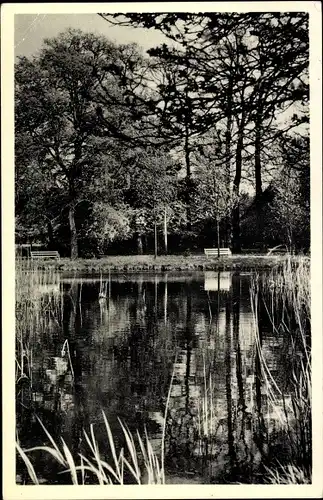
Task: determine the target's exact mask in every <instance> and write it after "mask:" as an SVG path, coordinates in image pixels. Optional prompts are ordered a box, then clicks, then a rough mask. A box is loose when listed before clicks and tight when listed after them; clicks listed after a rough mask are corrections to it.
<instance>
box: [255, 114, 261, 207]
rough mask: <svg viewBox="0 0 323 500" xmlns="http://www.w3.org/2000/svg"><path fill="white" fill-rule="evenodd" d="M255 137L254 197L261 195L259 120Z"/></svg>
mask: <svg viewBox="0 0 323 500" xmlns="http://www.w3.org/2000/svg"><path fill="white" fill-rule="evenodd" d="M255 125H256V131H255V132H256V137H255V183H256V196H257V197H258V196H259V195H261V194H262V180H261V119H259V120H257V121H256V124H255Z"/></svg>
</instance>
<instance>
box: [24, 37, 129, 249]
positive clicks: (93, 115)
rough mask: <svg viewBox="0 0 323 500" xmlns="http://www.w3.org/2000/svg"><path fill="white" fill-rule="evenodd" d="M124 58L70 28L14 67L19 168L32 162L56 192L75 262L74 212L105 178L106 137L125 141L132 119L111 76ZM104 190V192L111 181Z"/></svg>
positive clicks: (116, 79) (102, 42)
mask: <svg viewBox="0 0 323 500" xmlns="http://www.w3.org/2000/svg"><path fill="white" fill-rule="evenodd" d="M128 56H129V57H130V58H131V57H132V52H131V53H130V55H129V54H128V53H127V52H126V50H125V48H124V47H121V48H120V49H119V48H118V47H116V46H115V45H113V44H112V43H111V42H109V41H107V40H106V39H104V38H103V37H98V36H96V35H93V34H84V33H82V32H80V31H75V30H68V31H67V32H65V33H62V34H61V35H59V36H58V37H57V38H53V39H50V40H45V47H44V48H43V49H42V50H41V51H40V54H39V55H38V56H35V57H32V58H31V59H27V58H21V59H20V60H19V62H18V63H17V64H16V68H15V81H16V110H15V111H16V155H17V156H16V158H17V163H18V162H19V161H20V159H21V158H22V157H23V156H24V155H25V154H26V155H27V157H28V158H31V157H33V158H35V159H36V163H37V168H38V169H39V170H38V171H39V175H40V176H41V177H42V178H43V179H49V180H50V183H51V185H53V186H56V188H58V189H59V190H60V195H61V203H62V204H63V205H64V206H65V207H66V209H67V211H68V221H69V229H70V246H71V257H72V258H76V257H77V256H78V228H77V223H76V211H77V209H78V206H79V204H80V203H82V202H83V201H84V200H88V194H89V186H92V181H94V180H95V179H96V178H100V183H101V184H103V183H104V182H105V181H106V180H107V179H108V180H109V176H107V175H106V173H105V172H106V170H108V167H109V163H108V162H107V154H109V151H111V148H112V142H111V139H112V138H114V139H120V138H123V137H124V136H125V137H127V136H128V134H127V133H126V132H125V131H127V130H128V129H129V127H130V119H129V116H130V115H129V113H128V112H127V109H126V107H125V106H123V107H121V106H120V105H119V103H118V99H117V97H116V96H117V95H118V92H119V91H118V88H119V87H118V86H119V85H121V83H120V76H118V75H116V72H115V71H114V70H113V68H114V66H116V65H119V66H120V67H122V66H123V65H124V64H125V60H127V57H128ZM126 71H131V69H129V68H128V67H127V68H126ZM103 87H104V88H103ZM103 96H104V99H105V100H104V103H105V109H104V110H102V108H101V107H100V105H99V104H100V99H102V98H103ZM22 138H23V139H24V140H23V141H22ZM106 188H107V189H106V194H109V188H111V183H109V182H108V185H107V186H106ZM91 194H92V196H93V189H92V192H91Z"/></svg>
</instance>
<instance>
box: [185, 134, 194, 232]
mask: <svg viewBox="0 0 323 500" xmlns="http://www.w3.org/2000/svg"><path fill="white" fill-rule="evenodd" d="M184 149H185V166H186V188H185V203H186V217H187V223H186V228H187V230H188V231H191V229H192V213H191V189H192V186H191V159H190V150H189V130H188V125H186V126H185V144H184Z"/></svg>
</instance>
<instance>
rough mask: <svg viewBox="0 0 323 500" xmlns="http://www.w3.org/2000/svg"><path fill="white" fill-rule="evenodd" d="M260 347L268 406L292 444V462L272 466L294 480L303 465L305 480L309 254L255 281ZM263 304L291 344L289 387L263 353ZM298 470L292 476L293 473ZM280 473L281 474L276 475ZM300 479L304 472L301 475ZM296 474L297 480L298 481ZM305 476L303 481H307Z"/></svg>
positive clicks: (308, 437)
mask: <svg viewBox="0 0 323 500" xmlns="http://www.w3.org/2000/svg"><path fill="white" fill-rule="evenodd" d="M250 293H251V304H252V310H253V317H254V325H255V335H256V348H257V352H258V356H259V360H260V367H261V373H262V379H263V381H264V382H265V386H266V392H267V399H268V405H269V407H270V411H272V412H275V413H276V414H277V415H278V416H279V420H280V426H281V430H282V432H283V433H284V435H285V437H286V441H287V442H288V443H289V447H290V450H291V453H290V454H291V457H290V458H291V461H292V464H293V465H290V464H287V465H286V466H285V465H284V467H285V469H281V471H283V472H277V471H274V472H273V473H272V476H271V478H272V480H274V478H276V479H277V481H278V478H280V480H281V481H284V479H283V478H286V477H289V478H290V481H291V482H293V481H292V480H291V478H292V477H293V478H294V479H295V477H296V475H295V470H296V469H295V467H296V468H297V470H302V471H303V472H302V474H303V475H305V476H304V478H305V479H306V481H307V480H308V479H309V477H310V475H311V453H312V441H311V392H312V387H311V378H312V371H311V308H310V303H311V300H310V265H309V261H308V260H307V259H304V258H302V259H297V260H296V259H293V260H292V259H291V258H290V257H289V258H287V259H286V260H285V262H284V264H283V266H280V267H279V268H277V269H273V270H272V271H271V273H270V274H269V275H267V276H266V277H265V278H264V279H262V280H261V279H260V278H259V277H257V278H255V280H254V281H253V283H252V286H251V292H250ZM260 309H261V310H262V314H264V313H265V314H267V316H268V318H269V320H270V323H271V326H272V332H273V335H276V336H277V337H279V336H280V337H281V338H283V340H284V342H287V343H288V346H289V350H288V353H289V364H290V367H291V374H292V376H291V380H289V388H288V389H287V391H288V392H286V387H282V386H280V385H279V383H278V382H277V381H276V380H275V379H274V377H273V376H272V374H271V371H270V369H269V367H268V364H267V362H266V355H265V353H264V352H263V348H262V341H261V332H260V329H259V315H260ZM292 473H293V474H294V475H293V474H292ZM277 474H278V475H277ZM297 477H298V478H301V477H303V476H302V475H300V474H298V476H297ZM294 479H293V480H294ZM305 479H304V481H302V482H306V481H305Z"/></svg>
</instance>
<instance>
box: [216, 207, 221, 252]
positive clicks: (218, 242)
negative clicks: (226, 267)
mask: <svg viewBox="0 0 323 500" xmlns="http://www.w3.org/2000/svg"><path fill="white" fill-rule="evenodd" d="M216 235H217V245H218V257H220V223H219V217H218V215H217V217H216Z"/></svg>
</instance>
